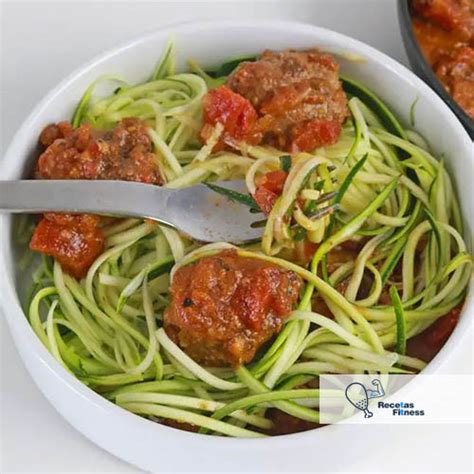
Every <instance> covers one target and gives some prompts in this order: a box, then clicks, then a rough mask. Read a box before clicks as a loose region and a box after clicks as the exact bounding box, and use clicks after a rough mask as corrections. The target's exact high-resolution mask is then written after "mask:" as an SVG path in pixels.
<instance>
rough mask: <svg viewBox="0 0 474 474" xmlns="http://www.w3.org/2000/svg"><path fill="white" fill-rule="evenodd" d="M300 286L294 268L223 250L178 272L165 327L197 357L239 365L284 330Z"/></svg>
mask: <svg viewBox="0 0 474 474" xmlns="http://www.w3.org/2000/svg"><path fill="white" fill-rule="evenodd" d="M300 288H301V281H300V279H299V278H298V277H297V275H296V274H295V273H293V272H290V271H287V270H285V269H283V268H281V267H279V266H277V265H273V264H270V263H267V262H264V261H262V260H259V259H256V258H246V257H240V256H239V255H237V253H236V252H235V251H233V250H229V251H224V252H221V253H219V254H217V255H213V256H210V257H204V258H202V259H200V260H199V261H198V262H196V263H193V264H190V265H187V266H185V267H182V268H180V269H179V270H178V271H177V272H176V274H175V275H174V278H173V283H172V285H171V295H172V299H171V303H170V305H169V307H168V308H167V310H166V312H165V314H164V327H165V330H166V332H167V334H168V335H169V336H170V337H171V338H172V339H173V340H174V341H175V342H176V343H177V344H178V345H179V346H180V347H181V348H182V349H183V350H184V351H185V352H186V353H187V354H188V355H189V356H190V357H192V358H193V359H194V360H196V361H197V362H199V363H202V364H204V365H209V366H228V365H231V366H238V365H240V364H244V363H248V362H250V361H251V360H252V359H253V358H254V356H255V353H256V351H257V350H258V349H259V348H260V347H261V345H262V344H263V343H264V342H266V341H267V340H268V339H270V338H271V337H272V336H273V335H275V334H276V333H278V332H279V331H280V329H281V328H282V326H283V323H284V322H285V320H286V318H287V317H288V314H289V313H290V312H291V311H292V309H293V307H294V305H295V304H296V302H297V300H298V296H299V290H300Z"/></svg>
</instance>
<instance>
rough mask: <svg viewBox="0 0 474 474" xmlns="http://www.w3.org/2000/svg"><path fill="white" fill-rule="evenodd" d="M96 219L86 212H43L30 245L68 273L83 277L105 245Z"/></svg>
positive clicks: (97, 218)
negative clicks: (54, 259)
mask: <svg viewBox="0 0 474 474" xmlns="http://www.w3.org/2000/svg"><path fill="white" fill-rule="evenodd" d="M99 219H100V218H99V217H97V216H92V215H88V214H80V215H79V214H78V215H71V214H45V217H44V218H43V219H42V220H41V221H40V223H39V224H38V225H37V226H36V229H35V232H34V234H33V237H32V239H31V242H30V248H31V249H32V250H35V251H37V252H42V253H45V254H47V255H50V256H52V257H54V258H56V260H57V261H58V262H59V263H60V264H61V266H62V267H63V269H64V270H65V271H66V272H67V273H69V274H71V275H72V276H74V277H76V278H82V277H83V276H85V274H86V273H87V270H88V269H89V267H90V266H91V265H92V263H93V262H94V260H95V259H96V258H97V257H98V256H99V255H100V253H101V252H102V249H103V247H104V235H103V233H102V231H101V230H100V228H99V227H98V223H99Z"/></svg>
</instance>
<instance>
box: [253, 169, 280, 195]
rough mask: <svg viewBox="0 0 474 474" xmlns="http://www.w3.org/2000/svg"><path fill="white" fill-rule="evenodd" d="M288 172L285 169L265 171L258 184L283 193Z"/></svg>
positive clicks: (276, 192) (274, 191)
mask: <svg viewBox="0 0 474 474" xmlns="http://www.w3.org/2000/svg"><path fill="white" fill-rule="evenodd" d="M286 178H288V173H287V172H286V171H283V170H277V171H269V172H268V173H265V174H264V175H263V176H262V177H261V178H260V180H259V181H258V183H257V184H258V186H259V187H260V186H263V187H264V188H267V189H268V190H269V191H271V192H273V193H275V194H281V193H282V191H283V186H285V181H286Z"/></svg>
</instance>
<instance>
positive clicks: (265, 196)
mask: <svg viewBox="0 0 474 474" xmlns="http://www.w3.org/2000/svg"><path fill="white" fill-rule="evenodd" d="M253 198H254V199H255V201H256V202H257V204H258V206H259V207H260V209H261V210H262V211H263V212H264V213H265V214H267V215H268V214H270V212H271V210H272V209H273V206H274V205H275V202H276V200H277V199H278V194H276V193H274V192H272V191H270V190H268V189H267V188H265V187H264V186H260V187H258V188H257V190H256V191H255V194H254V195H253Z"/></svg>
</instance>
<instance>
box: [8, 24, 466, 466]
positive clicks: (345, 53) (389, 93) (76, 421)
mask: <svg viewBox="0 0 474 474" xmlns="http://www.w3.org/2000/svg"><path fill="white" fill-rule="evenodd" d="M171 33H174V34H175V37H176V42H177V54H178V67H179V68H184V67H185V60H186V59H187V58H190V57H192V58H196V59H197V60H198V61H199V62H200V63H202V64H203V65H205V66H210V65H215V64H219V62H221V61H222V60H224V59H226V58H228V57H229V56H235V55H237V54H245V53H258V52H260V51H262V50H264V49H266V48H270V49H276V50H278V49H284V48H288V47H291V48H297V49H298V48H309V47H312V46H319V47H320V48H322V49H324V50H328V51H331V52H333V53H340V54H342V56H339V57H338V60H339V62H340V63H341V68H342V71H343V73H345V74H347V75H349V76H351V77H353V78H355V79H358V80H360V81H361V82H363V83H364V84H366V85H367V86H368V87H369V88H371V89H372V90H373V91H375V92H376V93H377V94H378V95H379V96H380V97H382V99H383V100H384V101H385V102H387V103H388V104H389V105H390V106H391V107H392V109H393V110H394V111H395V113H396V114H397V115H398V117H400V118H401V119H402V120H404V121H407V120H408V114H409V110H410V105H411V104H412V102H413V101H414V100H415V99H416V98H418V102H417V105H416V125H417V130H418V131H419V132H420V133H421V134H422V135H423V136H424V137H425V138H426V139H427V140H428V141H429V143H430V145H431V146H432V148H433V150H434V151H435V152H436V153H437V155H438V156H441V155H442V154H444V156H445V159H446V162H447V165H448V168H449V169H450V171H451V173H452V175H453V176H454V179H455V182H456V185H457V189H458V190H459V191H460V194H461V195H462V202H461V204H462V208H463V214H464V219H465V223H466V235H470V229H471V228H472V226H473V204H474V195H473V186H472V144H471V141H470V139H469V137H468V135H467V133H466V132H465V131H464V129H463V127H462V125H461V124H460V123H459V122H458V120H457V119H456V117H455V116H454V114H453V113H452V112H451V111H450V109H449V108H448V107H447V106H446V104H444V102H443V101H442V100H441V99H440V98H439V97H438V96H437V95H436V94H435V93H434V92H433V91H432V90H431V89H430V88H429V87H428V86H426V85H425V84H424V83H423V82H422V81H421V80H420V79H418V78H417V77H416V76H415V75H414V74H412V73H411V72H410V71H409V70H408V69H406V68H405V67H403V66H401V65H400V64H398V63H397V62H395V61H394V60H392V59H390V58H389V57H388V56H386V55H384V54H382V53H380V52H378V51H377V50H375V49H373V48H371V47H369V46H367V45H365V44H363V43H361V42H359V41H356V40H353V39H351V38H348V37H347V36H344V35H341V34H338V33H335V32H333V31H329V30H326V29H323V28H316V27H313V26H309V25H305V24H300V23H288V22H273V21H267V22H240V21H236V22H233V21H226V22H219V23H216V22H213V23H210V22H199V23H187V24H183V25H180V26H174V27H170V28H167V29H164V30H160V31H158V32H156V33H152V34H147V35H145V36H142V37H140V38H138V39H136V40H134V41H131V42H129V43H127V44H125V45H124V46H121V47H119V48H116V49H114V50H112V51H109V52H106V53H104V54H102V55H101V56H99V57H97V58H96V59H94V60H93V61H91V62H89V63H88V64H86V65H85V66H84V67H82V68H80V69H79V70H77V71H75V72H74V73H73V74H72V75H70V76H69V77H68V78H67V79H65V80H64V81H63V82H62V83H61V84H59V85H58V86H57V87H55V88H54V89H53V90H52V91H51V92H50V93H49V94H48V95H47V96H46V97H45V98H44V99H43V100H42V101H41V103H40V104H39V105H38V106H37V107H36V108H35V109H34V111H33V112H32V113H31V115H30V116H29V118H28V119H27V120H26V121H25V123H24V124H23V126H22V127H21V128H20V130H19V131H18V133H17V134H16V136H15V138H14V139H13V142H12V144H11V146H10V148H9V149H8V151H7V154H6V156H5V157H4V158H3V159H2V160H1V169H0V179H18V178H20V177H21V176H22V175H23V174H24V172H25V170H26V169H27V168H28V163H30V164H31V163H32V161H33V160H34V157H35V153H37V150H36V143H37V138H38V134H39V132H40V131H41V130H42V128H43V127H44V125H46V124H48V123H50V122H54V121H59V120H64V119H67V118H69V117H71V114H72V111H73V108H74V106H75V105H76V103H77V101H78V99H79V98H80V97H81V94H82V92H83V91H84V89H85V88H86V87H87V86H88V85H89V83H90V82H91V81H92V80H94V79H95V78H97V77H98V76H100V75H102V74H105V73H107V74H109V73H113V74H116V73H117V74H120V75H123V76H125V77H126V78H128V79H130V80H131V81H143V80H145V79H146V78H147V77H148V76H149V74H150V71H151V70H152V69H153V67H154V65H155V62H156V61H157V59H158V57H159V56H160V53H161V51H162V49H163V46H164V44H165V42H166V40H167V39H168V37H169V35H170V34H171ZM357 57H358V60H357V61H354V58H357ZM361 58H363V60H361ZM11 224H12V219H11V218H10V216H8V215H1V216H0V230H1V235H0V239H1V240H0V274H1V275H2V276H1V278H2V282H1V288H2V298H1V304H2V306H3V310H4V313H5V315H6V317H7V320H8V323H9V326H10V329H11V332H12V334H13V337H14V340H15V343H16V346H17V348H18V351H19V352H20V355H21V357H22V358H23V361H24V363H25V365H26V367H27V369H28V370H29V372H30V373H31V375H32V377H33V378H34V380H35V382H36V383H37V384H38V386H39V388H40V389H41V390H42V392H43V393H44V394H45V396H46V397H47V398H48V399H49V400H50V402H51V403H52V404H53V405H54V407H55V408H56V409H57V410H58V411H59V412H60V413H61V414H62V415H63V416H64V417H65V418H66V419H67V420H68V421H69V422H70V423H71V424H72V425H73V426H74V427H75V428H76V429H78V430H79V431H81V432H82V433H83V434H85V435H86V436H87V437H88V438H90V439H91V440H92V441H94V442H95V443H97V444H98V445H100V446H102V447H103V448H105V449H106V450H108V451H110V452H111V453H113V454H115V455H116V456H118V457H120V458H123V459H124V460H126V461H128V462H130V463H132V464H135V465H136V466H139V467H141V468H143V469H146V470H150V471H161V472H163V471H174V472H176V471H183V470H184V471H196V470H200V471H201V470H202V471H207V472H209V471H216V470H217V471H226V470H233V471H236V470H238V471H262V470H276V469H277V470H281V471H285V470H295V471H298V470H309V469H312V467H314V468H316V467H317V468H319V469H324V468H325V467H326V468H329V465H331V466H332V468H333V469H337V467H338V466H339V467H340V465H341V464H340V463H341V456H336V455H335V453H336V452H337V451H336V450H337V449H338V448H340V447H341V445H342V446H346V447H350V451H353V452H357V449H358V448H361V449H363V448H364V445H365V446H367V445H366V443H367V442H368V439H367V438H364V437H361V436H358V435H355V433H356V431H358V427H355V426H328V427H325V428H322V429H319V430H314V431H310V432H305V433H299V434H293V435H288V436H280V437H275V438H268V439H256V440H254V439H252V440H250V439H230V438H224V437H208V436H201V435H198V434H194V433H188V432H184V431H179V430H175V429H170V428H168V427H166V426H162V425H159V424H156V423H153V422H151V421H148V420H145V419H143V418H140V417H138V416H135V415H133V414H131V413H128V412H126V411H125V410H122V409H121V408H118V407H117V406H115V405H113V404H112V403H110V402H108V401H107V400H105V399H103V398H102V397H100V396H99V395H97V394H96V393H94V392H93V391H92V390H90V389H88V388H87V387H86V386H85V385H83V384H82V383H80V382H79V381H78V380H76V379H75V378H74V377H73V376H72V375H70V374H69V373H67V372H66V371H65V370H64V369H63V368H62V367H61V366H60V365H59V364H58V363H57V362H56V361H55V360H54V359H53V357H52V356H51V355H50V354H49V353H48V352H47V350H46V349H45V348H44V347H43V345H42V344H41V342H40V341H39V339H38V338H37V337H36V335H35V334H34V333H33V331H32V329H31V327H30V325H29V324H28V321H27V319H26V318H25V315H24V313H23V311H22V309H21V307H20V301H19V296H18V288H19V286H20V284H21V281H22V275H20V274H19V273H20V272H19V270H18V269H17V268H16V264H15V254H14V249H13V245H12V238H11V231H12V225H11ZM23 281H24V279H23ZM471 293H472V292H471ZM472 317H473V301H472V297H471V296H469V297H468V301H467V302H466V304H465V307H464V311H463V314H462V317H461V320H460V323H459V324H458V326H457V328H456V329H455V331H454V333H453V334H452V336H451V337H450V339H449V341H448V342H447V344H446V345H445V346H444V348H443V349H442V350H441V351H440V353H439V354H438V356H437V357H436V358H435V359H434V360H433V361H432V362H431V364H429V366H428V368H427V369H426V371H428V372H432V371H438V370H440V367H441V364H442V363H443V362H445V361H446V359H447V358H448V357H449V355H450V353H451V352H452V351H453V349H454V347H455V346H456V345H457V344H458V343H459V342H460V340H461V338H462V335H463V333H464V332H465V331H466V330H467V324H468V319H469V318H472ZM25 423H27V420H25ZM366 435H368V434H367V433H365V435H364V436H366ZM329 463H330V464H329ZM331 470H332V469H331Z"/></svg>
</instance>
